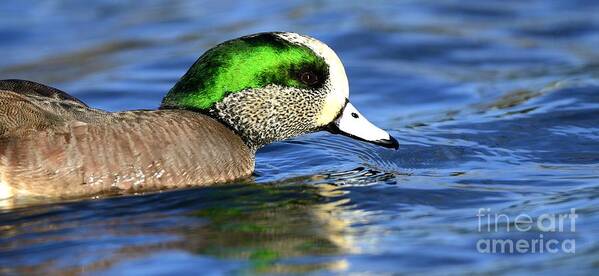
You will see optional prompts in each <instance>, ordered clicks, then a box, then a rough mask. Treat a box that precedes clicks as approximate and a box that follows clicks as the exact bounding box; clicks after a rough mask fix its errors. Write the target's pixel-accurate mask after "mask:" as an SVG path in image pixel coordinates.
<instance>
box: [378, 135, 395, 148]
mask: <svg viewBox="0 0 599 276" xmlns="http://www.w3.org/2000/svg"><path fill="white" fill-rule="evenodd" d="M372 143H374V144H376V145H379V146H383V147H386V148H390V149H394V150H397V149H399V143H398V142H397V140H396V139H395V138H393V136H391V135H389V139H381V140H376V141H373V142H372Z"/></svg>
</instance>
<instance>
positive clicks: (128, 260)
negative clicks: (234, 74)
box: [0, 0, 599, 275]
mask: <svg viewBox="0 0 599 276" xmlns="http://www.w3.org/2000/svg"><path fill="white" fill-rule="evenodd" d="M365 2H366V1H355V2H348V1H342V2H341V1H340V2H336V1H303V2H301V3H300V2H298V3H288V2H287V1H249V2H245V3H238V1H218V2H213V1H201V2H192V1H166V0H165V1H158V0H156V1H143V3H142V2H141V1H108V0H106V1H100V0H96V1H32V0H27V1H2V2H1V3H0V53H2V54H1V56H2V58H0V78H26V79H31V80H36V81H40V82H44V83H47V84H50V85H53V86H56V87H58V88H61V89H63V90H66V91H69V92H70V93H72V94H73V95H75V96H77V97H79V98H81V99H83V100H84V101H86V102H87V103H88V104H90V105H92V106H94V107H99V108H103V109H107V110H111V111H117V110H125V109H138V108H155V107H156V106H157V105H158V104H159V102H160V99H161V97H162V96H163V95H164V93H165V92H166V91H167V90H168V89H169V88H170V87H171V86H172V85H173V84H174V83H175V82H176V80H177V79H178V78H179V77H180V76H181V75H182V74H183V73H184V72H185V71H186V70H187V67H188V66H189V65H190V64H191V63H193V61H194V60H195V59H196V58H197V57H198V56H199V55H200V54H201V53H202V52H203V51H204V50H206V49H207V48H209V47H211V46H213V45H215V44H216V43H219V42H222V41H224V40H227V39H231V38H234V37H237V36H241V35H245V34H250V33H254V32H260V31H272V30H286V31H295V32H300V33H305V34H309V35H312V36H315V37H317V38H319V39H320V40H322V41H324V42H326V43H328V44H329V45H330V46H331V47H332V48H333V49H335V50H336V51H337V52H338V54H339V55H340V57H341V58H342V60H343V61H344V63H345V65H346V67H347V72H348V74H349V79H350V86H351V99H352V102H353V103H354V105H356V106H357V107H358V108H359V109H360V110H361V111H362V113H363V114H364V115H365V116H366V117H368V118H369V119H370V120H371V121H373V122H374V123H376V124H377V125H379V126H381V127H383V128H385V129H387V130H389V131H390V132H391V133H392V134H393V135H394V136H395V137H397V138H398V140H399V141H400V143H401V148H400V150H399V151H397V152H394V151H390V150H386V149H383V148H379V147H376V146H372V145H368V144H364V143H361V142H357V141H354V140H350V139H347V138H344V137H339V136H333V135H330V134H326V133H320V134H313V135H307V136H303V137H300V138H297V139H294V140H292V141H286V142H281V143H276V144H273V145H270V146H268V147H266V148H264V149H262V150H261V151H260V152H259V153H258V157H257V170H256V176H255V179H254V181H253V182H251V183H237V184H236V183H233V184H230V185H224V186H216V187H211V188H202V189H191V190H184V191H173V192H163V193H159V194H150V195H142V196H130V197H121V198H109V199H95V200H84V201H78V202H69V203H51V204H42V205H39V204H35V205H23V204H21V205H18V206H12V207H4V209H2V210H1V211H0V273H1V274H5V273H8V274H11V273H35V274H40V273H46V272H54V273H58V272H60V273H75V274H78V273H84V274H88V273H89V274H96V273H100V274H113V273H116V274H124V273H127V274H139V275H147V274H163V273H176V272H177V273H186V274H187V273H196V272H200V271H201V272H213V273H221V272H238V273H255V272H267V273H279V272H281V273H282V272H316V273H323V272H333V273H346V272H373V273H375V272H423V273H435V274H445V273H452V274H453V273H464V272H480V273H500V274H503V273H506V274H507V273H513V272H517V273H522V274H528V273H529V272H550V273H560V272H563V273H566V272H567V273H576V274H591V273H592V272H593V271H594V270H595V271H596V270H597V269H598V268H599V237H598V236H597V232H599V180H598V179H597V178H598V175H599V46H598V45H599V16H598V15H599V2H597V1H590V0H588V1H583V0H580V1H574V0H561V1H515V0H513V1H457V0H456V1H439V0H428V1H388V2H385V1H377V2H375V3H365ZM479 208H490V209H491V211H490V212H491V213H500V214H505V215H508V216H511V218H514V217H515V216H516V215H518V214H526V215H529V216H531V217H533V218H538V216H540V215H542V214H559V213H566V212H569V211H570V209H571V208H576V213H577V214H578V219H577V220H576V223H575V226H576V229H575V231H572V232H570V231H562V232H556V233H550V232H543V231H542V229H538V227H536V228H535V227H533V228H532V229H531V230H529V231H526V232H517V231H513V230H512V231H510V232H508V231H506V230H505V229H506V226H508V225H509V224H507V225H506V224H500V227H499V228H500V230H499V231H498V232H497V233H495V232H485V231H479V229H478V226H479V221H478V217H477V212H478V210H479ZM512 226H513V225H512ZM539 234H543V235H544V237H545V238H546V239H550V238H553V239H557V240H564V239H574V240H575V242H576V252H575V253H565V252H559V253H547V252H545V253H538V252H537V253H527V254H500V253H498V254H485V253H480V252H478V250H477V242H478V241H480V240H481V239H489V238H497V237H500V238H504V239H511V240H517V239H521V238H535V237H539Z"/></svg>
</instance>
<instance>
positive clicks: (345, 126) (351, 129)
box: [328, 102, 399, 149]
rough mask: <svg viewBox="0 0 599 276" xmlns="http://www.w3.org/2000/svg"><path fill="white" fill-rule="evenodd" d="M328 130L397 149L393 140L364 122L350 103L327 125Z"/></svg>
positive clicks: (397, 145)
mask: <svg viewBox="0 0 599 276" xmlns="http://www.w3.org/2000/svg"><path fill="white" fill-rule="evenodd" d="M328 130H329V131H330V132H331V133H334V134H341V135H345V136H348V137H351V138H354V139H358V140H362V141H366V142H369V143H373V144H375V145H379V146H383V147H386V148H392V149H398V148H399V143H397V140H395V138H393V137H392V136H391V135H389V133H388V132H386V131H384V130H382V129H380V128H378V127H377V126H375V125H373V124H372V123H371V122H369V121H368V120H366V118H365V117H364V116H362V114H360V112H359V111H358V110H357V109H356V108H355V107H354V106H353V105H352V104H351V103H350V102H348V103H347V104H346V105H345V107H344V108H343V111H342V112H341V115H340V116H339V117H338V118H337V119H336V120H335V121H333V122H332V123H331V124H330V125H329V128H328Z"/></svg>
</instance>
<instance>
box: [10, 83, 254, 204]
mask: <svg viewBox="0 0 599 276" xmlns="http://www.w3.org/2000/svg"><path fill="white" fill-rule="evenodd" d="M20 85H23V83H21V84H20ZM21 87H23V86H21ZM29 87H31V86H29ZM37 88H39V87H37ZM11 89H12V90H11ZM253 157H254V153H253V151H252V150H250V149H249V148H248V147H247V146H246V145H245V144H244V143H243V141H242V139H241V138H240V137H239V136H237V135H235V133H233V131H231V130H230V129H228V128H227V127H225V126H224V125H222V124H221V123H219V122H218V121H216V120H214V119H212V118H210V117H208V116H206V115H202V114H198V113H195V112H191V111H184V110H157V111H129V112H120V113H109V112H105V111H101V110H96V109H91V108H89V107H87V106H86V105H85V104H84V103H82V102H81V101H79V100H77V99H75V98H73V97H71V96H69V95H68V94H66V93H64V92H62V91H59V90H55V89H54V90H52V88H48V89H46V90H44V91H41V92H39V91H36V90H35V89H32V90H27V89H19V88H8V87H7V84H6V83H2V81H0V186H2V185H4V187H0V188H2V189H0V190H5V191H6V190H8V191H9V195H19V194H24V195H25V194H33V195H43V196H54V197H56V196H59V197H69V196H83V195H93V194H98V193H103V192H113V191H133V192H140V191H147V190H157V189H165V188H175V187H185V186H194V185H209V184H212V183H218V182H226V181H231V180H234V179H238V178H241V177H245V176H248V175H250V174H251V172H252V171H253V166H254V160H253Z"/></svg>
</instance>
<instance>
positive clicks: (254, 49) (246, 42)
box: [161, 33, 328, 110]
mask: <svg viewBox="0 0 599 276" xmlns="http://www.w3.org/2000/svg"><path fill="white" fill-rule="evenodd" d="M327 75H328V66H327V64H326V63H325V61H324V60H323V59H322V58H321V57H319V56H318V55H316V54H315V53H314V52H313V51H312V50H310V49H309V48H308V47H306V46H302V45H298V44H294V43H291V42H289V41H286V40H284V39H282V38H280V37H278V36H276V35H275V34H273V33H263V34H258V35H253V36H248V37H242V38H238V39H234V40H230V41H227V42H225V43H222V44H220V45H218V46H216V47H214V48H212V49H210V50H208V51H207V52H206V53H204V55H202V56H201V57H200V58H199V59H198V60H197V61H196V62H195V63H194V64H193V65H192V67H191V68H190V69H189V71H187V73H185V75H184V76H183V77H182V78H181V79H180V80H179V82H177V84H175V86H174V87H173V88H172V89H171V90H170V91H169V93H168V94H167V96H166V97H165V98H164V99H163V101H162V106H161V108H184V109H192V110H206V109H209V108H211V107H212V106H214V104H215V103H217V102H219V101H221V100H222V99H223V98H224V97H226V96H227V95H228V94H230V93H235V92H239V91H243V90H245V89H250V88H260V87H265V86H267V85H271V84H274V85H280V86H284V87H295V88H302V89H317V88H319V87H320V86H322V85H323V84H324V81H325V80H326V78H327Z"/></svg>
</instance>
